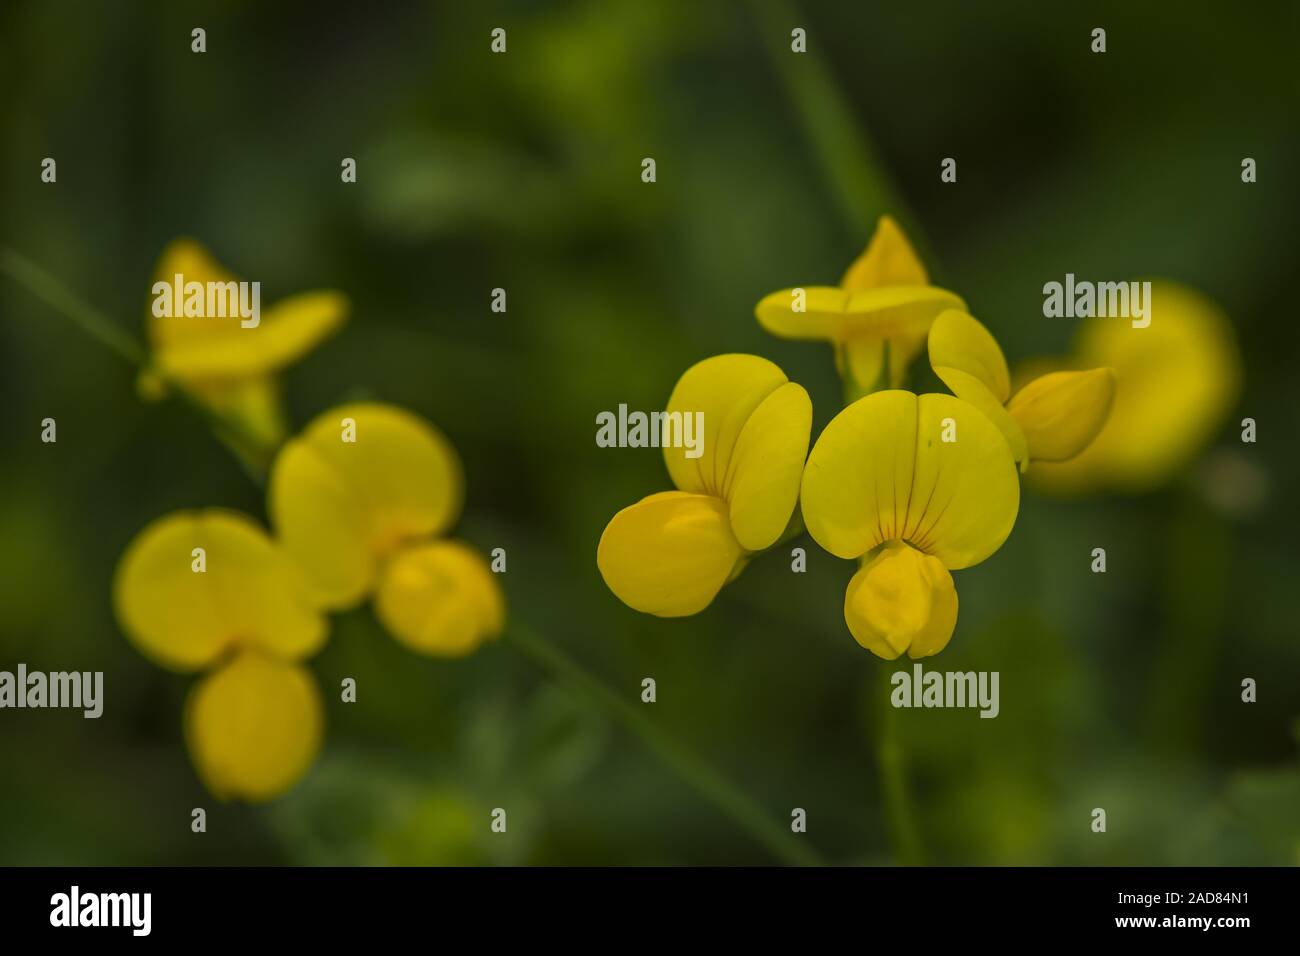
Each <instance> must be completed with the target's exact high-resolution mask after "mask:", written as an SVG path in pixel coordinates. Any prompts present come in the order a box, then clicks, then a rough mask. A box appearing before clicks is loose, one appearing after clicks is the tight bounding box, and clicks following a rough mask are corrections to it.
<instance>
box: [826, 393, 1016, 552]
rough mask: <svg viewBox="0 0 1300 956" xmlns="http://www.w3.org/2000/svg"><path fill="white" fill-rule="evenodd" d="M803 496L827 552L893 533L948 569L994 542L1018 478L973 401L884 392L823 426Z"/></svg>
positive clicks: (864, 547) (862, 546) (1005, 529)
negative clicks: (951, 439)
mask: <svg viewBox="0 0 1300 956" xmlns="http://www.w3.org/2000/svg"><path fill="white" fill-rule="evenodd" d="M945 437H952V438H953V439H955V440H953V441H945V440H944V439H945ZM802 501H803V516H804V523H805V524H806V525H807V528H808V531H809V533H810V534H811V535H812V536H813V539H814V540H815V541H816V542H817V543H818V544H820V545H821V546H822V547H823V548H825V549H826V550H827V551H829V552H831V553H832V554H834V555H837V556H839V557H841V558H856V557H859V556H860V555H862V554H865V553H866V552H867V551H870V550H871V549H872V548H874V547H876V546H877V545H879V544H881V543H883V542H886V541H893V540H900V541H907V542H909V543H910V544H912V545H914V546H915V547H916V548H918V549H920V550H921V551H924V552H925V553H927V554H932V555H934V556H935V557H936V558H938V559H939V560H940V561H941V562H942V563H943V564H944V566H945V567H947V568H951V569H954V570H955V569H958V568H964V567H969V566H971V565H973V564H978V563H979V562H980V561H983V560H984V559H985V558H987V557H988V556H989V555H990V554H992V553H993V552H994V551H996V550H997V549H998V548H999V547H1001V545H1002V542H1003V541H1005V540H1006V538H1007V535H1008V534H1010V533H1011V528H1012V526H1013V525H1014V524H1015V520H1016V513H1017V511H1018V510H1019V507H1020V485H1019V481H1018V479H1017V477H1016V470H1015V464H1014V462H1013V460H1012V457H1011V452H1010V449H1009V447H1008V446H1007V442H1006V440H1005V439H1004V438H1003V436H1002V434H1001V433H1000V432H999V431H998V429H997V428H996V427H995V426H994V425H993V423H992V422H990V421H989V419H988V418H987V417H985V416H984V415H983V414H982V413H981V412H980V411H979V410H978V409H976V408H975V407H974V406H973V405H970V404H968V403H966V402H963V401H961V400H960V399H958V398H954V397H953V396H951V395H922V396H920V397H918V396H916V395H913V394H912V393H911V392H904V391H884V392H876V393H875V394H872V395H868V396H867V397H866V398H863V399H859V400H858V401H856V402H854V403H853V404H852V405H850V406H849V407H848V408H846V409H845V410H844V411H842V412H840V414H839V415H837V416H835V418H834V419H832V420H831V422H830V424H829V425H827V426H826V429H825V430H824V431H823V432H822V434H821V437H820V438H818V440H817V444H816V445H815V446H814V447H813V450H812V454H811V455H809V457H808V463H807V466H806V467H805V469H804V478H803V489H802Z"/></svg>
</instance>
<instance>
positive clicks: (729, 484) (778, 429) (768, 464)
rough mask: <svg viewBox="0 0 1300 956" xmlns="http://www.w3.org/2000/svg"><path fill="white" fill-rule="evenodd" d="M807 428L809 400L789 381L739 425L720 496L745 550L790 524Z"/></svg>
mask: <svg viewBox="0 0 1300 956" xmlns="http://www.w3.org/2000/svg"><path fill="white" fill-rule="evenodd" d="M811 432H812V401H811V400H810V399H809V398H808V393H807V392H806V391H804V389H803V386H801V385H796V384H795V383H794V382H787V383H786V384H784V385H782V386H781V387H780V388H778V389H777V390H776V391H775V392H773V393H772V394H771V395H769V396H768V397H767V398H765V399H763V401H762V403H761V404H760V405H759V406H758V408H756V409H755V410H754V414H752V415H750V416H749V421H747V422H746V423H745V427H744V428H743V429H741V432H740V437H739V438H738V439H737V440H736V445H735V448H734V449H733V450H732V453H731V460H730V461H729V462H728V464H727V472H726V477H725V478H724V479H723V497H724V498H725V499H726V501H727V503H728V505H729V507H730V517H731V530H732V533H733V534H735V536H736V540H737V541H739V542H740V545H741V547H743V548H745V549H746V550H747V551H762V550H763V549H764V548H768V547H771V546H772V545H773V544H775V543H776V540H777V539H778V538H779V537H781V533H782V532H783V531H784V530H785V528H786V525H788V524H789V523H790V515H792V514H794V506H795V504H796V503H797V502H798V500H799V482H800V480H801V479H802V478H803V463H804V460H805V459H806V458H807V457H808V439H809V437H810V435H811Z"/></svg>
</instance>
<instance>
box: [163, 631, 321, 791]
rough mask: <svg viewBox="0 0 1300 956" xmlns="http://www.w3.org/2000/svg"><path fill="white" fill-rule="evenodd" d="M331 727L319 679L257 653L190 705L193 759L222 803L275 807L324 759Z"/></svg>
mask: <svg viewBox="0 0 1300 956" xmlns="http://www.w3.org/2000/svg"><path fill="white" fill-rule="evenodd" d="M324 722H325V718H324V708H323V707H322V705H321V696H320V688H319V687H318V686H317V684H316V679H315V678H314V677H313V676H312V675H311V673H310V672H309V671H308V670H307V669H306V668H304V667H301V666H299V665H297V664H291V663H288V662H286V661H280V660H276V659H274V658H271V657H267V656H265V655H263V654H260V653H258V652H257V651H243V652H241V653H239V654H238V655H237V656H236V657H234V658H233V659H232V660H231V661H230V662H229V663H227V664H224V665H223V666H221V667H220V668H218V669H217V670H215V671H213V672H212V673H211V674H209V675H208V676H206V677H204V678H203V679H202V680H201V681H200V682H199V683H198V684H196V685H195V686H194V688H193V689H192V690H191V691H190V695H189V698H188V699H187V700H186V703H185V740H186V743H187V744H188V746H189V751H190V756H191V758H192V759H193V761H194V766H195V769H197V770H198V773H199V777H200V778H201V779H202V780H203V783H204V785H205V786H207V788H208V789H209V790H210V791H212V793H213V794H214V795H216V796H217V797H219V798H221V799H222V800H234V799H237V800H248V801H260V800H270V799H272V798H273V797H278V796H279V795H280V794H282V793H284V792H285V791H286V790H288V789H289V788H290V787H292V786H293V785H294V784H295V783H297V782H298V780H299V779H300V778H301V777H302V775H303V774H304V773H306V772H307V769H308V768H309V767H310V766H311V765H312V763H313V762H314V761H315V759H316V754H317V753H318V752H319V751H320V745H321V736H322V733H323V727H324Z"/></svg>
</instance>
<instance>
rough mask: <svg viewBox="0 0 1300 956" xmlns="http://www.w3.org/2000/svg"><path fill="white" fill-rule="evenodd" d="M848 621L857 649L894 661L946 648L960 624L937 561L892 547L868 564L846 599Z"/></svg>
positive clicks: (949, 584) (899, 546)
mask: <svg viewBox="0 0 1300 956" xmlns="http://www.w3.org/2000/svg"><path fill="white" fill-rule="evenodd" d="M844 620H845V622H846V623H847V624H848V625H849V631H850V632H851V633H852V634H853V637H854V639H855V640H857V642H858V643H859V644H861V645H862V646H863V647H865V648H866V649H867V650H869V651H871V653H873V654H875V655H876V656H877V657H883V658H885V659H886V660H893V659H894V658H896V657H898V656H899V655H900V654H902V653H903V652H904V651H906V652H907V654H908V656H909V657H911V658H912V659H914V660H915V659H918V658H922V657H929V656H930V655H932V654H937V653H939V651H941V650H943V649H944V647H946V646H947V644H948V640H949V639H950V638H951V637H952V632H953V628H954V627H956V624H957V591H956V589H955V588H954V587H953V584H952V575H950V574H949V573H948V570H947V568H945V567H944V566H943V564H942V563H941V562H940V561H939V560H938V559H937V558H934V557H932V556H930V555H928V554H922V553H921V552H920V551H917V550H916V549H915V548H913V547H911V546H910V545H907V544H903V543H902V542H892V543H890V544H887V545H885V546H884V547H883V548H881V549H880V552H879V553H878V554H876V555H874V556H873V557H872V558H871V559H869V560H868V561H866V562H865V563H864V564H863V566H862V568H861V569H860V570H859V571H858V573H857V574H855V575H854V576H853V580H852V581H850V582H849V587H848V590H847V591H846V592H845V594H844Z"/></svg>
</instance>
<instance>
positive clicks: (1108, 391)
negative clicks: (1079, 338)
mask: <svg viewBox="0 0 1300 956" xmlns="http://www.w3.org/2000/svg"><path fill="white" fill-rule="evenodd" d="M929 347H930V365H931V366H932V367H933V368H934V371H935V374H936V375H938V376H939V378H941V379H942V380H943V383H944V384H945V385H947V386H948V387H949V388H950V389H952V391H953V394H954V395H956V396H957V397H958V398H960V399H962V400H963V401H967V402H969V403H970V404H972V405H974V406H975V407H976V408H978V409H979V410H980V411H981V412H983V413H984V414H985V415H986V416H988V418H989V420H990V421H992V422H993V424H995V425H996V426H997V427H998V430H999V431H1001V432H1002V434H1003V436H1004V437H1005V438H1006V440H1007V444H1008V445H1009V446H1010V448H1011V455H1012V457H1013V458H1014V459H1015V461H1016V463H1017V464H1018V465H1019V466H1020V470H1021V471H1024V470H1026V469H1027V468H1028V467H1029V463H1030V462H1031V461H1066V460H1067V459H1070V458H1073V457H1074V456H1075V455H1077V454H1079V453H1080V452H1081V451H1083V449H1085V448H1087V447H1088V444H1089V443H1090V442H1091V441H1092V440H1093V439H1094V438H1096V437H1097V434H1098V432H1100V431H1101V429H1102V426H1103V425H1105V424H1106V418H1107V416H1108V415H1109V414H1110V410H1111V403H1112V402H1113V401H1114V399H1115V372H1114V370H1113V369H1110V368H1094V369H1089V370H1088V371H1086V372H1051V373H1049V374H1047V375H1043V376H1040V377H1039V378H1036V379H1034V380H1033V381H1031V382H1029V384H1027V385H1025V387H1024V388H1022V389H1020V390H1019V391H1018V392H1016V394H1015V395H1014V396H1013V395H1012V394H1011V376H1010V374H1009V373H1008V371H1007V360H1006V358H1005V357H1003V355H1002V349H1001V348H999V346H998V343H997V340H996V339H994V338H993V336H992V334H991V333H990V332H989V330H988V329H986V328H985V327H984V326H983V325H982V324H980V322H978V321H977V320H976V319H975V318H973V317H972V316H970V315H967V314H966V313H965V312H961V311H957V310H951V311H947V312H944V313H943V314H942V315H940V316H939V317H938V318H937V319H935V320H934V326H933V327H932V328H931V329H930V342H929Z"/></svg>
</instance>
